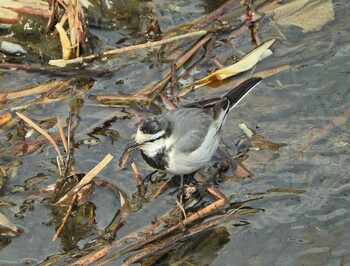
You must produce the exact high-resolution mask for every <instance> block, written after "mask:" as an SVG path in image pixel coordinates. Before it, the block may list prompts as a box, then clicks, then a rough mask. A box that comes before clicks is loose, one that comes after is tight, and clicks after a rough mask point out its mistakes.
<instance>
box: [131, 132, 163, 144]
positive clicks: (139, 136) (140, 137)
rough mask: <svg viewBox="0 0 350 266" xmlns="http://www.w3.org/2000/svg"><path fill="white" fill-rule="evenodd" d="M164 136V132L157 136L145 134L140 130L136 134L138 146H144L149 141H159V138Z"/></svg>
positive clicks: (158, 133)
mask: <svg viewBox="0 0 350 266" xmlns="http://www.w3.org/2000/svg"><path fill="white" fill-rule="evenodd" d="M164 134H165V131H164V130H162V131H159V132H157V133H156V134H145V133H143V132H142V131H141V130H140V129H139V128H138V129H137V133H136V137H135V141H136V142H137V143H138V144H142V143H145V142H147V141H150V140H154V139H157V138H159V137H161V136H163V135H164Z"/></svg>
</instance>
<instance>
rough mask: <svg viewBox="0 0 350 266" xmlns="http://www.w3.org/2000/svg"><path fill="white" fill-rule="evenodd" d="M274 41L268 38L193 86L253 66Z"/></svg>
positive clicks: (232, 74) (222, 77) (201, 84)
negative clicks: (231, 63) (239, 58)
mask: <svg viewBox="0 0 350 266" xmlns="http://www.w3.org/2000/svg"><path fill="white" fill-rule="evenodd" d="M274 42H275V39H272V40H269V41H267V42H265V43H264V44H262V45H260V46H259V47H258V48H256V49H254V50H253V51H251V52H249V53H248V54H246V55H245V56H244V57H243V58H242V59H241V60H239V61H238V62H237V63H234V64H233V65H230V66H228V67H225V68H222V69H220V70H217V71H215V72H214V73H212V74H210V75H209V76H206V77H205V78H202V79H200V80H198V81H196V82H194V84H195V85H196V86H195V88H198V87H201V86H203V85H205V84H208V83H210V82H212V81H214V80H223V79H226V78H228V77H231V76H234V75H236V74H238V73H242V72H244V71H247V70H249V69H251V68H252V67H253V66H255V65H256V64H257V63H258V62H259V61H260V60H261V59H262V58H263V56H264V54H265V53H266V52H267V51H268V49H269V47H270V46H271V45H272V44H273V43H274Z"/></svg>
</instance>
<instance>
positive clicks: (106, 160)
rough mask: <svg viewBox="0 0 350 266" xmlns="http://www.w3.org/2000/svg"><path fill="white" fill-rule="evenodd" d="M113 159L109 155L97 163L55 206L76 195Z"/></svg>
mask: <svg viewBox="0 0 350 266" xmlns="http://www.w3.org/2000/svg"><path fill="white" fill-rule="evenodd" d="M112 159H113V156H112V155H110V154H107V155H106V157H105V158H104V159H103V160H102V161H101V162H99V163H98V164H97V165H96V166H95V167H94V168H93V169H91V170H90V172H88V173H87V174H86V175H85V176H84V178H83V179H82V180H80V182H79V183H78V184H77V185H76V186H75V187H74V188H72V189H71V190H70V191H69V192H68V193H67V194H66V195H64V196H63V197H62V198H60V199H59V200H58V201H57V204H59V203H62V202H63V201H65V200H66V199H68V198H70V197H72V196H73V195H74V194H76V193H77V192H78V191H79V190H80V189H81V188H82V187H83V186H85V185H86V184H88V183H90V181H91V180H92V179H93V178H94V177H95V176H96V175H97V174H98V173H99V172H100V171H101V170H102V169H103V168H104V167H105V166H106V165H107V164H108V163H109V162H110V161H111V160H112Z"/></svg>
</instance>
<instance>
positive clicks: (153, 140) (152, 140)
mask: <svg viewBox="0 0 350 266" xmlns="http://www.w3.org/2000/svg"><path fill="white" fill-rule="evenodd" d="M161 138H163V135H162V136H160V137H158V138H156V139H151V140H148V141H146V142H155V141H156V140H159V139H161Z"/></svg>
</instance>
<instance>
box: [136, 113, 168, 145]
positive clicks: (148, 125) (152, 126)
mask: <svg viewBox="0 0 350 266" xmlns="http://www.w3.org/2000/svg"><path fill="white" fill-rule="evenodd" d="M171 130H172V127H171V124H170V122H169V120H168V119H167V118H166V117H164V116H155V117H150V118H148V119H146V120H145V121H144V122H143V123H142V124H141V125H140V126H139V128H138V129H137V133H136V137H135V141H136V143H138V144H140V145H142V144H144V143H148V142H155V141H157V140H160V139H165V138H167V137H168V136H169V135H170V134H171Z"/></svg>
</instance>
